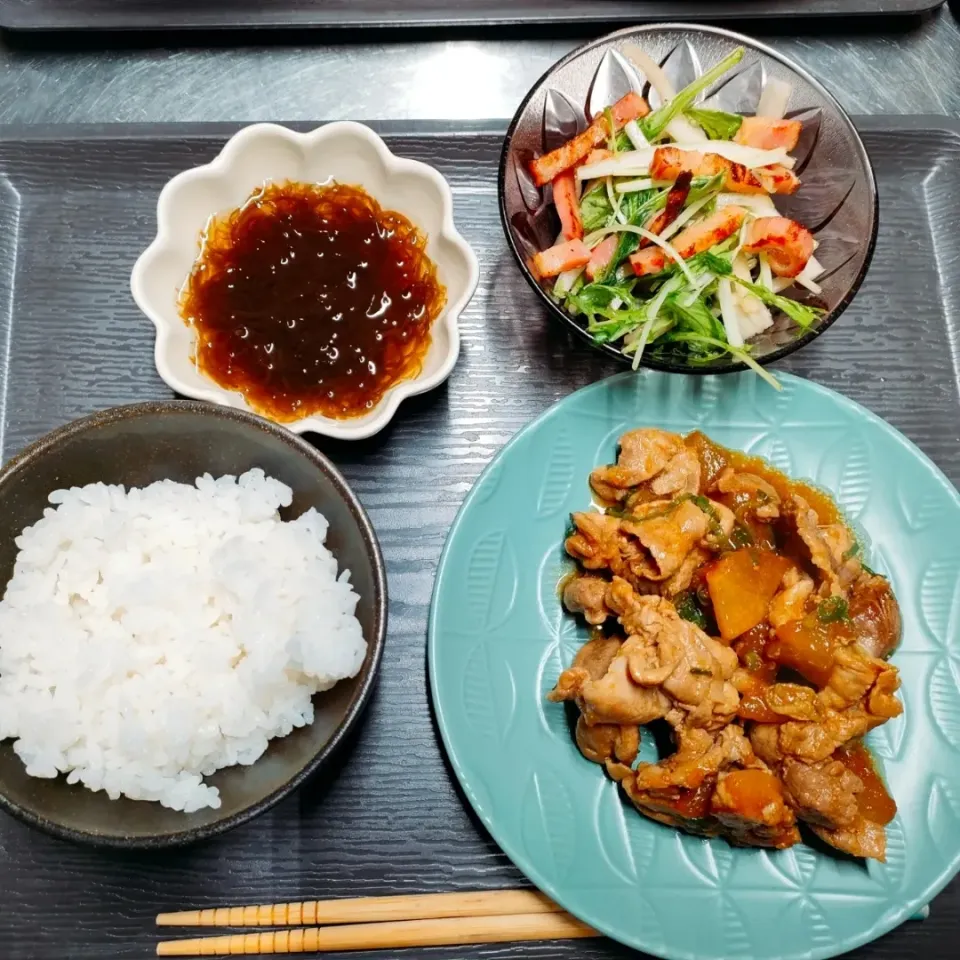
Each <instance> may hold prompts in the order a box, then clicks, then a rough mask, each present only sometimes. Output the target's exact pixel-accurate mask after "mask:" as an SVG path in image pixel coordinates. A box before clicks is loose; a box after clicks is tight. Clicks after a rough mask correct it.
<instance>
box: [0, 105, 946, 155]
mask: <svg viewBox="0 0 960 960" xmlns="http://www.w3.org/2000/svg"><path fill="white" fill-rule="evenodd" d="M850 119H851V120H853V122H854V126H856V127H857V129H858V130H860V131H864V132H867V133H876V132H879V131H883V130H889V129H891V128H895V129H897V130H904V129H907V130H909V131H910V132H912V133H917V132H919V131H922V130H929V131H935V132H936V131H939V132H941V133H943V134H945V135H946V136H948V137H950V138H951V139H952V138H956V139H958V140H960V115H958V116H952V115H951V114H945V113H944V114H941V113H860V114H857V113H854V114H851V115H850ZM260 122H262V121H259V120H247V121H242V120H241V121H237V120H212V121H208V120H171V121H158V122H154V121H132V122H127V121H118V122H110V121H107V122H95V123H84V122H80V123H74V122H70V123H27V122H22V121H18V122H14V123H0V143H21V142H24V143H47V142H49V143H52V142H58V141H76V140H94V141H98V140H102V141H125V140H164V141H166V140H201V139H206V138H209V137H224V138H226V137H230V136H232V135H233V134H234V133H236V132H237V131H238V130H241V129H243V128H244V127H247V126H250V125H251V124H254V123H260ZM269 122H270V123H276V124H279V125H280V126H283V127H289V128H290V129H291V130H312V129H314V128H316V127H319V126H323V125H324V124H327V123H333V122H335V121H334V120H329V119H325V120H271V121H269ZM358 122H359V123H363V124H364V125H366V126H368V127H370V128H371V129H373V130H375V131H376V132H377V133H378V134H380V135H381V136H386V137H405V136H406V137H411V136H420V137H431V138H435V139H446V138H452V139H457V138H462V137H483V136H493V137H496V136H500V137H502V136H505V135H506V132H507V128H508V126H509V125H510V118H509V117H488V118H483V119H477V120H441V119H434V118H422V119H421V118H400V119H392V118H390V119H383V120H360V121H358ZM498 157H499V155H498Z"/></svg>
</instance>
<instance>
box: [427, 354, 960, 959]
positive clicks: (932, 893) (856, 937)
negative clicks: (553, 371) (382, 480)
mask: <svg viewBox="0 0 960 960" xmlns="http://www.w3.org/2000/svg"><path fill="white" fill-rule="evenodd" d="M672 376H678V375H675V374H665V373H658V372H653V371H641V372H640V373H633V372H626V373H620V374H616V375H614V376H611V377H608V378H606V379H604V380H600V381H597V382H595V383H592V384H589V385H587V386H585V387H582V388H581V389H579V390H577V391H575V392H573V393H571V394H569V395H568V396H566V397H563V398H562V399H560V400H558V401H556V402H555V403H553V404H552V405H551V406H550V407H548V408H547V409H546V410H544V411H543V412H542V413H540V414H539V415H538V416H537V417H535V418H534V419H533V420H531V421H530V422H529V423H527V424H526V425H525V426H523V427H522V428H521V429H520V430H519V431H518V432H517V433H516V434H514V435H513V436H512V437H511V438H510V440H508V441H507V443H505V444H504V446H503V447H501V448H500V450H498V451H497V453H496V454H495V455H494V457H493V458H492V460H491V461H490V462H489V463H488V464H487V465H486V467H485V468H484V469H483V471H482V472H481V473H480V475H479V476H478V477H477V479H476V480H475V481H474V483H473V485H472V487H471V488H470V490H469V492H468V493H467V496H466V497H465V498H464V501H463V503H462V504H461V506H460V509H459V510H458V511H457V515H456V517H455V518H454V521H453V523H452V525H451V527H450V530H449V531H448V533H447V537H446V540H445V542H444V546H443V550H442V552H441V555H440V562H439V564H438V566H437V573H436V577H435V580H434V588H433V592H432V595H431V601H430V611H429V616H428V622H427V665H428V682H429V686H430V696H431V701H432V704H433V707H434V711H435V713H436V718H437V726H438V728H439V731H440V736H441V740H442V742H443V745H444V748H445V750H446V753H447V756H448V758H449V761H450V764H451V766H452V768H453V771H454V773H455V774H456V776H457V780H458V782H459V783H460V786H461V788H462V789H463V791H464V794H465V796H466V797H467V799H468V801H469V802H470V805H471V807H472V809H473V811H474V812H475V814H476V815H477V817H478V818H479V819H480V821H481V822H482V823H483V825H484V827H485V828H486V829H487V830H488V831H489V833H490V835H491V837H492V838H493V839H494V841H495V842H496V843H497V844H498V846H499V847H500V848H501V850H502V851H503V852H504V853H505V854H506V855H507V857H508V858H509V859H510V860H511V861H512V863H513V864H514V865H515V866H516V867H517V868H518V869H519V870H520V871H521V872H522V873H523V874H524V876H526V877H527V879H529V880H530V881H531V882H532V883H533V884H534V885H535V886H536V887H537V888H538V889H540V890H541V891H543V892H544V893H546V894H547V895H548V896H549V897H550V898H551V899H553V900H554V901H555V902H556V903H558V904H560V906H562V907H563V908H564V909H565V910H567V911H568V912H569V913H571V914H573V915H574V916H576V917H577V918H578V919H580V920H581V921H583V922H585V923H587V924H589V925H590V926H592V927H594V928H595V929H596V930H598V931H599V932H600V933H603V934H605V935H606V936H608V937H610V938H612V939H614V940H617V941H618V942H620V943H622V944H624V945H626V946H628V947H632V948H634V949H636V950H640V951H643V952H646V953H648V954H650V955H652V956H659V957H662V958H664V960H716V957H717V956H718V954H716V953H706V952H700V951H691V950H683V949H675V948H673V947H672V946H671V945H670V944H669V942H667V943H666V944H665V945H663V944H651V943H650V942H649V941H648V939H647V938H645V937H644V936H643V935H642V934H641V935H639V936H638V935H636V934H634V933H632V932H631V931H630V929H629V923H619V924H618V923H611V922H609V921H608V920H607V919H606V918H604V917H603V916H601V915H599V914H598V913H597V911H596V910H595V909H593V908H591V907H590V906H589V905H584V904H581V903H580V897H578V896H577V893H576V891H574V892H573V893H570V892H568V890H567V889H565V885H563V884H559V885H558V884H555V883H553V882H551V881H550V880H549V879H548V878H547V877H546V876H545V875H544V873H543V871H542V870H541V869H540V868H539V867H538V865H537V864H536V863H535V862H533V860H532V859H531V858H530V857H528V856H527V855H526V854H525V853H524V852H523V851H522V850H521V848H520V847H519V845H518V844H517V843H515V842H514V840H513V837H512V836H510V832H509V831H505V830H504V829H501V827H500V825H499V824H498V823H497V820H496V818H494V817H491V816H490V815H489V814H488V813H487V811H486V810H485V809H484V808H483V806H482V804H481V803H480V801H479V800H478V798H477V795H476V791H475V789H474V786H473V780H472V777H471V776H470V774H469V773H468V772H467V770H466V769H465V767H464V764H463V762H462V761H461V758H460V755H459V752H458V744H457V740H456V737H455V735H454V734H453V732H452V731H451V729H450V725H449V723H448V720H447V716H446V708H445V704H444V698H443V694H442V692H441V691H440V690H439V689H438V686H437V683H436V674H437V667H436V658H437V650H438V645H439V643H440V642H441V641H440V640H439V639H438V630H437V618H438V606H439V603H440V600H441V596H442V593H443V591H444V589H445V577H446V571H447V565H448V562H449V559H450V555H451V553H452V551H453V549H454V545H455V540H456V536H457V534H458V532H459V530H460V528H461V527H462V525H463V523H464V521H465V519H466V517H467V516H468V514H469V512H470V510H471V508H472V506H473V503H474V500H475V498H476V496H477V493H478V491H479V490H480V489H481V487H482V485H483V482H484V480H485V479H486V478H487V477H488V476H489V475H490V474H491V473H492V472H493V471H494V470H495V469H496V468H497V467H498V466H499V465H500V464H501V463H502V462H503V461H504V460H505V459H506V458H507V457H508V456H509V454H510V453H511V451H512V450H513V449H514V448H515V447H516V446H518V445H519V444H520V443H522V441H523V440H524V439H525V438H527V437H528V436H530V435H531V434H534V433H535V432H536V431H537V430H538V429H539V428H541V427H542V426H543V425H544V424H545V423H547V422H548V421H549V420H551V419H553V418H554V417H558V416H562V415H563V414H564V411H565V409H566V408H567V406H568V405H570V404H572V403H574V402H576V401H578V400H580V399H582V397H583V395H584V394H590V393H603V392H605V391H606V390H608V389H609V388H610V387H611V385H613V384H614V383H617V382H620V381H623V380H626V379H629V378H636V377H643V378H645V379H648V380H651V381H652V380H654V379H661V378H666V377H672ZM752 376H754V374H752V373H750V372H745V373H740V374H734V375H731V376H730V377H729V378H724V379H733V378H734V377H736V378H749V377H752ZM777 377H778V379H779V380H780V381H781V382H782V383H784V384H801V385H802V389H805V390H811V391H813V393H815V394H819V395H821V396H822V397H826V398H827V399H829V400H830V401H831V402H833V403H836V404H838V405H839V406H840V407H842V408H846V409H847V411H848V412H850V413H852V414H853V415H854V416H856V417H859V418H862V419H863V420H864V421H866V422H869V423H871V424H872V425H873V426H874V427H876V428H878V429H879V430H880V431H881V432H882V433H884V434H886V436H887V437H889V438H890V439H892V440H893V441H894V442H895V443H896V444H898V445H899V446H900V447H901V448H902V450H903V451H904V453H905V455H906V456H908V457H910V458H912V459H913V460H915V461H917V462H918V463H919V464H920V465H921V466H922V467H924V468H925V470H926V472H927V473H928V474H929V477H930V480H931V482H933V483H935V484H937V485H939V486H941V487H943V488H944V489H945V491H946V492H947V494H948V496H949V498H950V500H951V501H952V505H953V507H954V509H955V511H956V514H957V517H960V493H958V492H957V489H956V488H955V487H954V486H953V484H952V483H951V482H950V481H949V480H948V479H947V477H946V476H945V475H944V474H943V472H942V471H941V470H940V468H939V467H937V465H936V464H935V463H934V462H933V461H932V460H931V459H930V458H929V457H928V456H927V455H926V454H925V453H924V452H923V451H922V450H921V449H920V448H919V447H918V446H917V445H916V444H914V443H913V442H912V441H911V440H909V439H908V438H907V437H905V436H904V435H903V434H901V433H900V432H899V431H898V430H896V429H895V428H894V427H892V426H891V425H890V424H888V423H887V422H886V421H885V420H883V419H882V418H881V417H879V416H877V415H876V414H874V413H873V412H872V411H870V410H868V409H867V408H866V407H863V406H861V405H860V404H859V403H857V402H856V401H854V400H851V399H849V398H848V397H845V396H844V395H843V394H840V393H838V392H837V391H834V390H831V389H829V388H828V387H824V386H822V385H820V384H818V383H816V382H814V381H811V380H806V379H804V378H802V377H797V376H795V375H793V374H790V373H785V372H779V371H778V372H777ZM695 379H699V378H695ZM701 382H702V381H701ZM771 389H772V388H771ZM651 425H655V424H651ZM858 532H859V533H862V532H863V531H861V530H858ZM957 700H958V702H960V691H957ZM907 722H909V715H908V718H907ZM958 762H960V761H958ZM598 775H601V774H600V773H599V771H598ZM637 816H639V814H637ZM954 840H955V850H954V852H953V854H952V856H951V858H950V860H949V862H948V863H947V864H946V865H945V866H944V867H943V868H942V869H940V870H939V871H937V872H935V873H934V874H933V875H932V876H931V877H930V879H929V881H928V882H927V884H926V886H925V887H924V888H923V890H922V891H920V892H918V893H915V894H914V895H913V896H911V897H910V898H909V899H907V900H903V901H901V902H900V903H899V904H897V905H895V906H891V908H890V909H889V910H887V912H886V913H885V914H884V916H883V917H882V918H880V920H878V921H877V922H875V923H873V924H872V925H870V926H869V927H866V928H865V929H863V930H861V931H859V932H857V933H856V934H853V935H850V936H847V937H845V938H842V939H838V940H837V941H836V942H834V943H832V944H831V945H830V946H825V947H811V948H809V949H802V950H800V951H795V950H794V951H788V953H787V955H788V956H789V957H791V958H792V957H796V958H801V957H802V958H803V960H829V958H831V957H836V956H839V955H841V954H844V953H847V952H849V951H851V950H854V949H856V948H857V947H861V946H863V945H865V944H868V943H870V942H872V941H874V940H876V939H877V938H879V937H881V936H883V935H884V934H886V933H889V932H890V931H891V930H893V929H895V928H896V927H898V926H899V925H900V924H902V923H903V922H904V921H906V920H908V919H910V918H911V917H912V916H914V915H917V917H918V918H922V917H924V916H926V915H927V913H928V912H929V906H928V905H929V903H930V901H931V900H932V899H933V898H934V897H936V896H937V894H939V893H940V892H941V891H942V890H943V889H944V888H945V887H946V886H947V884H948V883H950V881H951V880H952V879H953V878H954V877H955V876H956V875H957V873H958V872H960V834H958V835H957V836H956V837H955V838H954ZM651 879H652V880H653V881H655V880H656V875H655V874H654V876H653V877H652V878H651ZM748 956H749V957H750V958H753V960H758V958H760V957H761V956H762V957H769V958H771V960H776V958H778V957H782V956H784V952H783V950H782V948H776V947H775V948H773V950H772V951H771V952H769V953H763V954H758V953H750V954H749V955H747V954H745V955H744V960H747V957H748Z"/></svg>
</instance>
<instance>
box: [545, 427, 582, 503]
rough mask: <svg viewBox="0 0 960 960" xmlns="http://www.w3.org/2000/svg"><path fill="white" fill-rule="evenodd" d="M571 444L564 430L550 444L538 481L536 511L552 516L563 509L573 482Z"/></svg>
mask: <svg viewBox="0 0 960 960" xmlns="http://www.w3.org/2000/svg"><path fill="white" fill-rule="evenodd" d="M574 470H575V468H574V461H573V444H572V443H571V442H570V435H569V433H568V432H567V431H566V430H561V431H560V432H559V433H558V434H557V437H556V440H555V441H554V442H553V444H552V445H551V449H550V454H549V456H548V457H547V461H546V464H545V465H544V469H543V477H542V479H541V481H540V495H539V497H538V498H537V513H538V514H539V515H540V516H541V517H552V516H554V515H555V514H557V513H559V512H560V510H562V509H563V507H564V505H565V503H566V501H567V497H568V496H569V494H570V488H571V487H572V486H573V482H574Z"/></svg>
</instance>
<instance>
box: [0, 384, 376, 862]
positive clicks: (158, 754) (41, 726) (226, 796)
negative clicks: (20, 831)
mask: <svg viewBox="0 0 960 960" xmlns="http://www.w3.org/2000/svg"><path fill="white" fill-rule="evenodd" d="M0 581H2V583H3V584H4V592H3V599H2V601H0V808H3V809H5V810H6V811H7V812H9V813H11V814H13V815H14V816H16V817H18V818H20V819H21V820H23V821H25V822H27V823H29V824H31V825H33V826H36V827H39V828H41V829H43V830H46V831H47V832H49V833H52V834H54V835H56V836H59V837H63V838H66V839H71V840H76V841H81V842H86V843H93V844H96V845H100V846H109V847H133V848H151V847H153V848H156V847H166V846H175V845H180V844H185V843H190V842H194V841H197V840H201V839H204V838H207V837H210V836H213V835H215V834H217V833H221V832H223V831H225V830H228V829H230V828H232V827H234V826H237V825H238V824H240V823H243V822H245V821H247V820H249V819H251V818H252V817H254V816H256V815H257V814H259V813H262V812H263V811H264V810H266V809H268V808H269V807H271V806H272V805H273V804H275V803H276V802H277V801H279V800H280V799H281V798H282V797H284V796H286V795H287V794H289V793H290V792H291V791H293V790H295V789H296V788H297V787H298V786H299V785H300V784H302V783H303V782H304V781H305V780H306V779H307V778H308V777H311V776H313V775H317V776H319V777H322V776H323V775H324V774H323V770H322V768H324V767H325V764H326V761H327V760H328V759H330V757H331V756H332V755H333V754H334V753H335V752H336V751H337V749H338V747H339V746H340V745H341V744H342V742H343V741H344V739H345V738H346V737H347V736H348V734H349V733H350V731H351V729H352V728H353V727H354V726H355V724H356V723H357V721H358V719H359V717H360V715H361V713H362V710H363V707H364V706H365V704H366V702H367V700H368V699H369V697H370V694H371V693H372V689H373V685H374V679H375V675H376V672H377V668H378V666H379V663H380V658H381V653H382V650H383V643H384V637H385V633H386V620H387V590H386V579H385V575H384V568H383V558H382V556H381V553H380V548H379V545H378V543H377V539H376V535H375V533H374V531H373V528H372V526H371V524H370V521H369V519H368V518H367V515H366V513H365V511H364V510H363V507H362V506H361V505H360V503H359V501H358V500H357V498H356V497H355V496H354V495H353V493H352V492H351V491H350V489H349V487H348V486H347V484H346V482H345V480H344V479H343V477H342V476H341V475H340V474H339V472H338V471H337V470H336V469H335V468H334V467H333V465H332V464H331V463H330V462H329V461H328V460H327V459H326V458H325V457H324V456H323V455H322V454H320V453H319V452H318V451H317V450H316V449H315V448H313V447H312V446H311V445H310V444H308V443H307V442H306V441H304V440H302V439H300V438H299V437H297V436H296V435H294V434H293V433H291V432H289V431H287V430H285V429H284V428H282V427H279V426H276V425H274V424H271V423H270V422H268V421H266V420H264V419H261V418H260V417H257V416H255V415H253V414H250V413H246V412H243V411H238V410H233V409H229V408H226V407H216V406H212V405H207V404H203V403H195V402H191V401H169V402H159V403H143V404H136V405H132V406H126V407H117V408H114V409H112V410H107V411H104V412H102V413H97V414H94V415H92V416H89V417H86V418H84V419H81V420H77V421H75V422H73V423H70V424H68V425H66V426H64V427H61V428H60V429H58V430H55V431H53V432H52V433H50V434H48V435H47V436H45V437H43V438H41V439H40V440H38V441H37V442H36V443H34V444H33V445H32V446H30V447H28V448H27V449H25V450H24V451H23V452H22V453H20V454H19V455H17V456H16V457H15V458H14V459H13V460H11V461H10V462H9V463H7V464H6V465H5V466H4V467H3V469H2V470H0ZM330 766H332V765H329V766H327V771H328V775H331V774H329V770H330Z"/></svg>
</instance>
